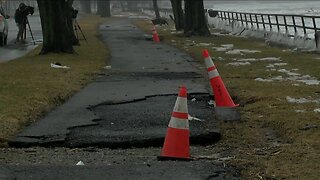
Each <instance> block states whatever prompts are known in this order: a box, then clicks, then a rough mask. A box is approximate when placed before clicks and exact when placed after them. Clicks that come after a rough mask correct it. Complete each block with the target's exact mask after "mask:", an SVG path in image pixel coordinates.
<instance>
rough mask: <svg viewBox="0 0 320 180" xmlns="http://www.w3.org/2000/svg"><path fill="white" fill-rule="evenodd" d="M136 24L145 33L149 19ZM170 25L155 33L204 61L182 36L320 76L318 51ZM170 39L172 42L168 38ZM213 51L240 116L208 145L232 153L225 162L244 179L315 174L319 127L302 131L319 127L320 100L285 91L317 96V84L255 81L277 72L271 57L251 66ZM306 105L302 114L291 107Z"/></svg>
mask: <svg viewBox="0 0 320 180" xmlns="http://www.w3.org/2000/svg"><path fill="white" fill-rule="evenodd" d="M136 24H137V25H138V26H139V27H140V28H141V29H144V30H145V31H146V32H149V31H150V30H149V29H150V27H151V24H150V22H146V21H137V22H136ZM170 29H172V27H165V26H164V27H161V28H160V27H159V28H158V29H157V30H158V33H159V34H160V35H161V36H163V37H164V39H165V42H166V43H170V44H172V45H174V46H176V47H178V48H180V49H181V50H184V51H187V52H188V53H189V54H191V56H193V57H195V58H196V59H198V60H199V62H200V63H203V62H202V61H203V59H202V57H201V51H202V50H203V49H204V48H208V47H203V46H201V45H200V46H197V45H194V46H189V45H188V42H187V41H186V39H189V40H191V41H195V42H196V43H197V44H198V43H199V42H210V43H213V44H214V45H213V46H220V45H221V44H234V46H235V48H237V49H254V50H261V51H262V52H261V53H256V54H246V55H244V56H241V58H263V57H281V59H282V60H283V62H286V63H288V65H287V66H285V67H282V68H285V69H288V70H290V69H292V68H298V69H299V70H298V71H296V72H298V73H301V74H303V75H306V74H309V75H311V76H314V77H316V78H318V79H320V74H319V72H320V60H319V59H318V58H319V56H318V55H316V54H308V53H301V52H288V51H283V49H281V48H276V47H270V46H268V45H266V44H265V43H264V42H259V41H254V40H252V39H246V38H240V37H234V36H233V37H231V36H218V37H215V36H212V37H191V38H186V37H184V36H181V35H175V34H171V31H170ZM172 40H173V41H172ZM209 50H210V53H211V56H212V57H214V58H217V57H223V58H224V59H225V60H224V61H221V60H216V61H215V64H216V65H217V67H218V70H219V72H220V75H221V76H222V78H223V80H224V82H225V84H226V86H227V87H228V89H229V92H230V93H231V94H232V95H233V96H234V97H236V99H237V101H238V103H240V107H239V110H240V111H241V114H242V121H241V122H238V123H223V122H222V123H221V130H222V141H220V142H219V143H217V144H216V145H214V146H213V147H212V149H213V153H215V152H214V151H216V152H221V151H222V152H224V153H227V154H229V155H231V156H233V155H234V156H235V157H236V158H235V159H234V160H231V161H229V162H228V164H231V165H235V166H237V167H238V168H240V169H241V171H242V175H243V177H244V179H282V178H284V179H318V178H319V177H320V171H319V161H320V155H319V152H320V143H319V139H320V131H319V128H315V129H309V130H300V129H301V128H303V127H305V126H306V125H307V124H312V125H317V126H320V124H319V120H320V114H319V113H316V112H313V110H314V109H315V108H319V107H320V105H319V104H316V103H306V104H292V103H288V102H287V100H286V97H287V96H290V97H294V98H310V99H320V93H319V92H320V89H319V85H318V86H308V85H305V84H302V83H299V84H300V86H293V85H292V84H293V83H292V82H290V81H285V82H271V83H267V82H257V81H255V80H254V79H255V78H257V77H261V78H269V77H275V76H278V75H282V76H285V75H284V74H282V73H279V72H277V71H266V67H265V66H266V65H268V64H270V63H271V62H261V61H259V62H253V63H251V65H249V66H241V67H234V66H227V65H226V64H227V63H230V62H234V61H232V58H239V55H227V54H225V53H224V52H218V51H215V50H214V49H212V48H210V47H209ZM300 109H305V110H306V112H305V113H296V112H295V110H300Z"/></svg>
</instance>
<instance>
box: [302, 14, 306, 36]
mask: <svg viewBox="0 0 320 180" xmlns="http://www.w3.org/2000/svg"><path fill="white" fill-rule="evenodd" d="M301 22H302V27H303V33H304V35H306V34H307V30H306V24H305V23H304V18H303V16H301Z"/></svg>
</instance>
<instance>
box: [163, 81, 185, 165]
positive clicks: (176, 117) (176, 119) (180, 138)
mask: <svg viewBox="0 0 320 180" xmlns="http://www.w3.org/2000/svg"><path fill="white" fill-rule="evenodd" d="M189 136H190V132H189V122H188V106H187V89H186V88H185V87H182V88H181V89H180V92H179V96H178V98H177V101H176V104H175V106H174V109H173V113H172V115H171V119H170V122H169V126H168V129H167V135H166V138H165V140H164V144H163V148H162V151H161V156H159V157H158V159H159V160H190V147H189Z"/></svg>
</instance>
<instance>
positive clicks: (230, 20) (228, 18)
mask: <svg viewBox="0 0 320 180" xmlns="http://www.w3.org/2000/svg"><path fill="white" fill-rule="evenodd" d="M227 14H228V19H229V24H231V18H230V12H228V13H227Z"/></svg>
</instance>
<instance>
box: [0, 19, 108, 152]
mask: <svg viewBox="0 0 320 180" xmlns="http://www.w3.org/2000/svg"><path fill="white" fill-rule="evenodd" d="M104 21H110V19H101V18H98V17H97V16H88V17H85V18H83V19H82V20H81V21H79V24H80V25H81V27H82V29H83V31H84V33H85V35H86V37H87V39H88V43H85V42H84V41H81V46H77V47H75V51H76V54H48V55H38V54H39V52H40V48H41V47H38V48H37V49H36V50H34V51H32V52H30V53H29V54H28V55H27V56H25V57H22V58H19V59H17V60H13V61H10V62H7V63H1V64H0V77H1V78H0V146H5V144H6V141H7V139H8V138H9V137H10V136H12V135H14V134H15V133H17V132H18V131H19V130H21V128H22V127H24V126H25V125H27V124H29V123H32V122H33V121H35V120H37V119H38V118H40V117H41V116H42V115H43V114H44V113H46V112H48V111H50V110H51V109H52V108H54V107H55V106H57V105H60V104H61V103H63V102H64V101H65V100H67V99H68V98H69V97H70V96H71V95H73V94H74V93H75V92H77V91H79V90H80V89H81V88H82V87H84V86H85V85H86V84H88V83H89V82H90V81H92V80H93V78H94V77H95V76H96V75H97V74H98V73H99V72H101V70H102V68H103V67H104V66H105V64H106V62H107V60H108V58H109V53H108V51H107V47H106V46H105V45H104V43H102V42H101V40H99V34H98V28H97V26H98V25H99V24H100V23H102V22H104ZM51 62H60V63H61V64H62V65H66V66H69V67H70V69H54V68H51V67H50V63H51Z"/></svg>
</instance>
